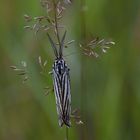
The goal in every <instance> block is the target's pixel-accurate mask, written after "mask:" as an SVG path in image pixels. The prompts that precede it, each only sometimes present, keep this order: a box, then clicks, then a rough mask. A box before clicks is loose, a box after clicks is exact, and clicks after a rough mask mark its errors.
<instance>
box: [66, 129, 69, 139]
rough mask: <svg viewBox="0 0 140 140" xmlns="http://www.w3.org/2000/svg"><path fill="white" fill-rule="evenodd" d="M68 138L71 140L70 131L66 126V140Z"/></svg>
mask: <svg viewBox="0 0 140 140" xmlns="http://www.w3.org/2000/svg"><path fill="white" fill-rule="evenodd" d="M68 138H69V129H68V127H67V126H66V140H68Z"/></svg>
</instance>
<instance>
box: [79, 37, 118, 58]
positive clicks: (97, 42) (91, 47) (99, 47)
mask: <svg viewBox="0 0 140 140" xmlns="http://www.w3.org/2000/svg"><path fill="white" fill-rule="evenodd" d="M113 45H115V42H113V41H112V40H106V39H99V38H94V39H93V40H91V41H90V42H89V43H88V44H87V45H85V46H84V45H82V44H79V46H80V48H81V49H82V52H83V54H84V55H86V56H89V57H96V58H97V57H99V56H100V55H101V54H103V53H107V50H108V49H110V48H111V47H112V46H113Z"/></svg>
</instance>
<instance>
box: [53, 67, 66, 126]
mask: <svg viewBox="0 0 140 140" xmlns="http://www.w3.org/2000/svg"><path fill="white" fill-rule="evenodd" d="M53 85H54V93H55V100H56V108H57V114H58V119H59V126H63V124H64V122H63V109H62V95H61V93H62V89H61V85H60V79H59V76H58V74H57V73H56V72H55V70H53Z"/></svg>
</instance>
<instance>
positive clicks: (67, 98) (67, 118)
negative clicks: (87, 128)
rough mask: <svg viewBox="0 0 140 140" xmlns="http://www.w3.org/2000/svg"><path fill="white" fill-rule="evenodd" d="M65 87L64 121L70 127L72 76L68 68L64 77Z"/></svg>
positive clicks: (63, 87) (63, 83)
mask: <svg viewBox="0 0 140 140" xmlns="http://www.w3.org/2000/svg"><path fill="white" fill-rule="evenodd" d="M62 85H63V86H62V89H63V94H62V95H63V97H62V99H63V106H62V107H63V120H64V123H65V124H66V125H67V126H69V127H70V125H71V123H70V115H71V94H70V77H69V71H68V70H66V71H65V73H64V75H63V78H62Z"/></svg>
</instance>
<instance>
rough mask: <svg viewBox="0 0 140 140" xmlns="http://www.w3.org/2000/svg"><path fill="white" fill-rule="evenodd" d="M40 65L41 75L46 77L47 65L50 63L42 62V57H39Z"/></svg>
mask: <svg viewBox="0 0 140 140" xmlns="http://www.w3.org/2000/svg"><path fill="white" fill-rule="evenodd" d="M38 63H39V66H40V67H41V72H40V73H41V74H42V75H45V76H46V66H47V63H48V61H47V60H44V61H43V60H42V57H41V56H39V57H38Z"/></svg>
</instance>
